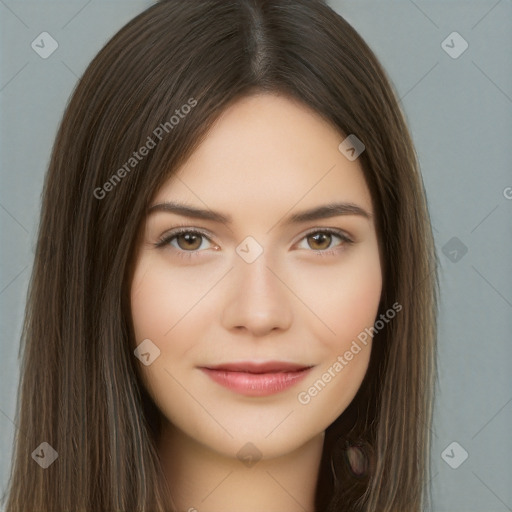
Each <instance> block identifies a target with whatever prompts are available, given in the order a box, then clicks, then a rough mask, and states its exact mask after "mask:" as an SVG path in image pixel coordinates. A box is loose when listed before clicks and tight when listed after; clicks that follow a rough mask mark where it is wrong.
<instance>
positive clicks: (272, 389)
mask: <svg viewBox="0 0 512 512" xmlns="http://www.w3.org/2000/svg"><path fill="white" fill-rule="evenodd" d="M311 368H312V366H304V365H298V364H291V363H285V362H280V361H271V362H266V363H254V362H242V363H226V364H220V365H216V366H208V367H200V370H202V371H203V372H204V373H205V374H206V375H208V377H210V378H211V379H212V380H213V381H214V382H216V383H217V384H220V385H221V386H224V387H225V388H228V389H230V390H231V391H234V392H235V393H239V394H242V395H246V396H268V395H273V394H276V393H280V392H281V391H284V390H286V389H289V388H290V387H292V386H294V385H295V384H297V383H298V382H299V381H301V380H302V379H304V377H306V375H307V374H308V373H309V371H310V370H311Z"/></svg>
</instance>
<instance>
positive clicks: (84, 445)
mask: <svg viewBox="0 0 512 512" xmlns="http://www.w3.org/2000/svg"><path fill="white" fill-rule="evenodd" d="M198 34H200V37H198ZM257 92H262V93H280V94H282V95H284V96H287V97H290V98H293V99H295V100H297V101H299V102H301V103H302V104H304V105H305V106H307V107H308V108H309V109H311V110H312V111H314V112H316V113H317V114H318V115H319V116H321V117H322V118H324V119H325V120H326V121H328V122H330V123H332V125H333V126H335V127H337V128H338V129H339V130H340V132H341V133H343V134H345V135H349V134H356V135H357V137H358V138H359V139H360V140H362V141H363V142H364V144H365V151H364V152H363V153H362V154H361V155H360V156H359V158H358V162H359V164H360V165H361V169H362V171H363V173H364V179H365V182H366V185H367V187H368V190H369V191H370V194H371V198H372V203H373V207H374V214H375V220H376V230H377V235H378V240H379V246H380V248H381V251H382V263H383V265H382V276H383V284H382V295H381V300H380V304H379V310H378V315H380V314H383V313H385V312H386V311H388V310H389V309H392V307H393V304H395V303H398V304H401V305H403V311H401V313H400V315H397V317H396V318H395V319H394V320H393V322H390V323H389V324H387V325H386V327H385V329H382V330H381V331H380V332H379V333H378V334H377V335H376V337H375V340H374V346H373V349H372V356H371V360H370V365H369V368H368V373H367V378H366V379H365V381H364V382H363V383H362V386H361V388H360V390H359V392H358V394H357V395H356V397H355V398H354V400H353V401H352V402H351V404H350V406H349V407H348V408H347V409H346V411H345V412H344V413H343V415H342V417H340V419H339V421H337V422H335V423H334V424H333V425H332V427H331V428H330V430H328V432H327V437H326V443H325V461H326V463H325V465H324V469H323V472H324V473H322V475H323V476H324V477H325V480H326V481H328V480H329V476H327V475H328V471H329V470H330V467H331V458H333V460H332V466H333V467H334V468H335V469H336V476H337V477H338V480H336V481H335V482H334V484H329V485H327V486H326V487H327V488H328V489H329V497H332V503H335V502H336V501H341V500H344V502H345V503H346V504H348V505H347V506H354V505H353V504H354V503H355V502H356V501H357V499H358V498H360V497H361V496H363V495H364V494H365V493H366V498H365V499H366V503H367V507H368V510H380V509H382V510H386V509H385V508H384V505H385V506H386V507H388V509H389V510H392V509H393V510H397V509H400V507H404V506H405V505H406V504H407V505H408V509H409V510H416V509H418V510H419V500H420V493H421V485H422V482H423V478H424V472H423V469H422V467H423V465H424V464H425V461H426V457H427V451H426V450H427V443H426V439H427V435H426V432H427V425H428V422H429V421H430V420H429V418H430V414H431V402H430V395H429V390H430V389H431V387H432V375H433V354H434V338H435V318H434V317H435V315H434V306H435V279H434V277H435V276H434V274H435V272H434V271H435V269H434V264H435V255H434V248H433V242H432V235H431V230H430V225H429V221H428V211H427V205H426V200H425V197H424V191H423V187H422V182H421V177H420V174H419V171H418V166H417V162H416V156H415V153H414V150H413V146H412V142H411V139H410V136H409V134H408V131H407V129H406V124H405V120H404V117H403V114H402V113H401V111H400V107H399V104H398V102H397V100H396V98H395V96H394V94H393V91H392V88H391V86H390V84H389V81H388V80H387V78H386V75H385V72H384V71H383V69H382V68H381V66H380V65H379V63H378V62H377V60H376V58H375V57H374V55H373V53H372V52H371V51H370V49H369V48H368V47H367V45H366V44H365V43H364V42H363V41H362V39H361V38H360V37H359V36H358V35H357V33H356V32H355V31H354V30H353V29H352V28H351V27H350V25H349V24H348V23H346V22H345V21H344V20H343V19H342V18H341V17H340V16H338V15H336V14H335V13H334V12H333V11H332V10H331V9H330V8H329V7H328V6H327V5H325V4H324V3H322V2H320V1H313V0H299V1H291V0H286V1H285V0H281V1H278V0H275V1H263V0H261V1H257V0H253V1H249V0H239V1H237V2H229V3H227V2H222V1H220V0H219V1H197V2H196V1H194V2H180V1H174V0H167V1H163V2H160V3H158V4H155V5H154V6H152V7H150V8H149V9H147V10H146V11H144V12H143V13H142V14H141V15H139V16H137V17H136V18H135V19H134V20H132V21H131V22H129V23H128V24H127V25H126V26H125V27H124V28H123V29H121V31H119V32H118V34H116V35H115V36H114V37H113V38H112V40H111V41H110V42H109V43H108V44H107V45H106V46H105V47H104V48H103V49H102V50H101V51H100V53H99V54H98V56H97V57H96V58H95V59H94V60H93V62H92V63H91V65H90V66H89V68H88V69H87V71H86V72H85V74H84V76H83V77H82V79H81V81H80V82H79V84H78V85H77V88H76V90H75V92H74V95H73V97H72V99H71V102H70V104H69V105H68V108H67V111H66V113H65V116H64V118H63V121H62V124H61V127H60V130H59V133H58V136H57V139H56V142H55V147H54V151H53V153H52V159H51V162H50V168H49V172H48V175H47V178H46V182H45V189H44V197H43V206H42V218H41V224H40V231H39V239H38V244H37V250H36V256H35V258H36V259H35V265H34V271H33V272H34V273H33V280H32V283H31V290H30V293H31V294H30V298H29V307H28V313H27V319H26V330H25V340H26V341H25V342H26V352H25V354H24V372H25V373H24V375H23V382H22V387H21V399H22V400H21V408H20V422H19V424H20V429H22V430H23V432H25V434H26V435H27V439H28V440H31V442H32V445H33V444H34V442H33V441H34V440H35V439H40V438H44V439H48V442H49V443H50V444H53V443H55V444H58V446H59V448H58V451H59V453H61V454H72V453H75V454H77V455H82V457H74V458H72V457H71V456H68V455H66V456H61V458H60V460H59V464H58V465H54V466H52V467H50V468H48V470H47V471H45V472H44V473H39V474H34V473H33V468H32V466H31V464H32V463H33V461H32V460H28V457H27V458H26V461H25V459H22V458H20V460H19V461H18V462H17V466H16V468H17V469H16V470H17V473H15V478H14V480H13V489H14V494H13V496H16V492H20V493H21V491H19V489H21V488H22V484H21V480H23V479H24V478H25V479H26V478H27V476H26V475H32V474H34V476H33V478H31V481H33V482H34V490H33V491H32V493H33V494H32V495H31V496H32V497H33V499H34V500H38V503H47V504H48V507H49V508H51V507H50V504H51V503H53V504H54V505H55V503H58V504H61V506H62V507H63V508H64V507H65V506H68V508H71V503H72V501H71V500H72V499H73V497H72V496H71V495H70V494H69V495H62V496H59V495H58V491H57V485H59V487H60V488H62V487H64V488H67V489H73V490H74V496H75V497H77V499H81V500H83V504H84V505H90V503H93V500H103V501H101V503H102V506H105V507H106V508H109V507H110V508H122V507H123V506H127V504H128V503H131V504H133V503H136V504H137V505H138V506H140V507H141V508H142V507H144V506H146V507H153V509H154V508H155V506H156V504H157V503H161V502H160V501H159V500H160V499H161V496H159V494H158V491H157V490H153V489H152V487H153V482H152V480H151V476H153V475H155V474H156V471H157V463H156V453H155V448H154V444H153V441H154V439H156V437H157V434H158V425H159V422H158V414H157V413H158V411H156V409H155V407H154V404H152V402H151V400H150V398H149V396H148V395H147V394H146V393H145V390H144V387H143V386H142V385H141V382H140V380H139V375H138V370H139V366H138V365H139V364H140V362H139V361H138V360H137V359H136V358H134V357H133V351H132V350H131V348H132V346H133V341H134V333H133V328H132V327H133V326H132V325H131V310H130V300H129V298H130V285H131V276H132V274H133V271H134V265H135V248H136V247H137V244H138V243H139V241H140V227H141V222H142V219H143V217H144V214H145V212H146V209H147V206H148V204H149V202H150V200H151V199H152V198H153V196H154V193H155V191H157V190H158V189H159V188H160V187H161V186H162V185H163V184H164V183H165V181H166V180H167V179H168V178H169V176H170V175H171V173H172V172H173V171H174V170H176V169H178V168H179V167H180V166H181V165H182V164H184V163H185V162H186V161H187V159H188V158H189V157H190V156H191V155H192V154H193V153H194V151H195V150H196V149H197V147H199V145H200V143H201V141H202V140H204V138H205V137H206V136H207V134H208V131H209V130H210V129H211V128H212V127H213V126H214V123H215V121H216V120H217V119H218V118H219V116H220V115H221V114H222V113H223V112H224V111H225V109H226V108H227V107H228V106H230V105H233V104H234V103H235V102H236V100H238V99H241V98H243V97H246V96H249V95H250V94H254V93H257ZM193 102H196V104H195V105H194V106H193V108H191V110H190V111H189V113H187V114H186V117H184V118H183V119H182V118H180V120H179V121H178V122H177V123H174V122H173V121H170V122H171V125H172V129H171V128H170V127H168V129H169V132H170V133H167V132H166V133H165V136H164V134H163V132H162V133H161V135H162V136H163V138H162V140H161V141H159V142H158V144H156V147H154V148H151V151H149V152H148V154H147V155H146V156H144V158H141V159H140V160H139V159H137V163H136V164H135V165H133V166H131V165H130V164H128V165H129V167H128V168H129V169H130V171H126V168H125V171H126V173H125V175H123V176H120V174H122V173H118V170H119V169H122V168H123V166H124V165H125V164H126V162H127V160H128V158H129V157H130V155H132V153H133V151H135V150H137V149H138V148H141V147H142V146H143V145H144V144H145V143H146V142H147V141H148V137H149V136H151V135H152V134H153V132H154V130H155V128H156V127H158V126H160V125H161V124H163V123H165V122H166V121H169V120H170V119H171V118H172V117H173V116H178V117H179V113H176V110H177V109H179V108H180V107H181V106H183V105H189V106H191V107H192V105H193ZM181 113H182V115H183V113H184V111H181ZM162 130H164V129H163V128H162ZM164 131H165V130H164ZM114 173H116V175H117V176H118V178H119V181H118V180H117V179H114V180H113V182H111V184H112V183H116V185H115V186H114V185H112V186H111V190H110V191H107V190H105V188H106V187H104V184H105V183H107V182H109V180H111V179H112V176H113V175H114ZM98 188H102V189H103V190H104V191H105V192H106V194H105V195H104V196H103V197H99V196H101V195H102V193H101V192H99V191H98ZM107 188H108V187H107ZM94 191H96V194H94ZM43 346H44V351H42V347H43ZM44 378H45V379H46V382H48V384H47V385H46V386H41V382H43V381H44V380H43V379H44ZM35 396H38V400H39V402H40V403H41V401H42V403H43V404H44V407H43V409H44V412H43V414H42V416H39V417H38V422H37V423H35V421H34V418H33V417H32V416H31V411H32V410H33V408H31V407H30V404H31V403H32V402H31V401H32V400H34V398H33V397H35ZM405 403H407V409H406V408H405V407H404V404H405ZM57 411H61V413H60V415H59V414H58V413H57ZM418 418H424V419H425V423H423V422H420V424H419V425H418ZM403 432H406V433H407V435H406V436H402V433H403ZM84 433H87V436H85V435H84ZM349 442H353V443H354V444H356V443H357V444H358V445H360V446H361V450H362V451H363V452H364V453H366V454H367V456H368V457H369V459H368V460H369V462H370V464H369V466H368V468H367V469H368V474H365V475H364V477H362V478H357V477H355V476H354V477H352V476H351V475H350V472H349V471H348V469H350V468H349V467H348V469H347V471H346V478H345V477H344V476H343V475H344V473H343V471H345V470H344V468H345V467H346V466H344V465H343V463H342V457H343V456H344V454H345V453H347V454H352V453H354V452H352V451H349V452H347V446H348V444H347V443H349ZM18 443H19V444H18V450H19V452H20V453H22V452H23V450H24V449H27V450H28V446H32V445H31V444H30V442H29V441H24V439H23V438H21V437H20V438H19V441H18ZM37 444H38V443H36V445H37ZM92 447H101V450H94V449H92ZM32 449H33V446H32ZM30 451H31V450H30ZM85 454H87V456H85ZM347 457H348V455H347ZM127 460H129V461H134V464H136V466H137V469H138V471H134V470H133V467H128V466H129V465H126V464H125V461H127ZM418 461H420V463H419V465H418ZM418 466H419V467H418ZM95 474H101V478H102V481H103V482H104V483H105V484H106V485H109V486H111V487H112V489H114V488H115V489H116V492H114V491H112V492H111V493H109V492H107V491H105V493H104V494H101V495H97V496H96V495H95V494H94V492H93V491H91V485H90V482H91V478H92V475H95ZM23 475H25V476H23ZM73 475H79V478H73ZM340 481H343V482H344V488H343V489H342V488H340V487H339V482H340ZM57 482H59V484H57ZM396 482H400V486H401V489H402V490H401V491H400V492H397V491H396V488H395V483H396ZM17 489H18V491H17ZM15 499H19V500H21V499H22V498H21V497H18V498H15ZM50 500H53V501H50ZM98 502H99V501H98ZM392 507H394V508H392ZM98 509H99V508H98ZM148 509H149V508H148ZM8 512H10V511H8Z"/></svg>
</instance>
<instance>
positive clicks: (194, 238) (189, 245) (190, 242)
mask: <svg viewBox="0 0 512 512" xmlns="http://www.w3.org/2000/svg"><path fill="white" fill-rule="evenodd" d="M176 240H177V241H178V245H179V247H180V249H184V250H194V249H198V248H199V247H200V246H201V235H196V234H193V233H184V234H181V235H178V236H177V237H176ZM181 240H185V242H186V244H185V246H183V244H182V243H180V241H181ZM194 242H195V243H194Z"/></svg>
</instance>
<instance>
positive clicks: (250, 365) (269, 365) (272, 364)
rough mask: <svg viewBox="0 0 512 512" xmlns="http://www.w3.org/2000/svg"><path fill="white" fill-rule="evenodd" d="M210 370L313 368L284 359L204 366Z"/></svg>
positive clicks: (246, 370)
mask: <svg viewBox="0 0 512 512" xmlns="http://www.w3.org/2000/svg"><path fill="white" fill-rule="evenodd" d="M203 368H206V369H208V370H218V371H226V372H246V373H276V372H293V371H300V370H306V369H308V368H311V365H303V364H295V363H287V362H284V361H267V362H262V363H259V362H255V361H241V362H238V363H222V364H218V365H213V366H203Z"/></svg>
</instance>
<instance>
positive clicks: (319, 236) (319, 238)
mask: <svg viewBox="0 0 512 512" xmlns="http://www.w3.org/2000/svg"><path fill="white" fill-rule="evenodd" d="M308 238H309V239H313V240H314V244H313V245H318V244H319V245H320V246H321V247H318V246H317V247H313V246H312V245H311V244H309V246H310V247H311V248H312V249H317V250H318V249H326V248H327V247H329V245H330V244H331V235H330V234H329V233H316V234H314V235H310V236H309V237H308ZM325 241H327V246H325ZM322 242H324V244H323V243H322Z"/></svg>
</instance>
